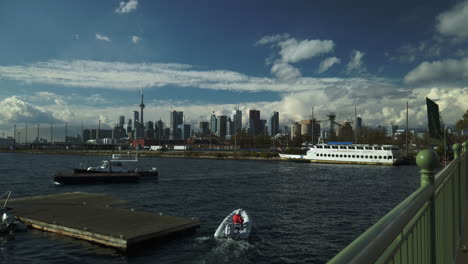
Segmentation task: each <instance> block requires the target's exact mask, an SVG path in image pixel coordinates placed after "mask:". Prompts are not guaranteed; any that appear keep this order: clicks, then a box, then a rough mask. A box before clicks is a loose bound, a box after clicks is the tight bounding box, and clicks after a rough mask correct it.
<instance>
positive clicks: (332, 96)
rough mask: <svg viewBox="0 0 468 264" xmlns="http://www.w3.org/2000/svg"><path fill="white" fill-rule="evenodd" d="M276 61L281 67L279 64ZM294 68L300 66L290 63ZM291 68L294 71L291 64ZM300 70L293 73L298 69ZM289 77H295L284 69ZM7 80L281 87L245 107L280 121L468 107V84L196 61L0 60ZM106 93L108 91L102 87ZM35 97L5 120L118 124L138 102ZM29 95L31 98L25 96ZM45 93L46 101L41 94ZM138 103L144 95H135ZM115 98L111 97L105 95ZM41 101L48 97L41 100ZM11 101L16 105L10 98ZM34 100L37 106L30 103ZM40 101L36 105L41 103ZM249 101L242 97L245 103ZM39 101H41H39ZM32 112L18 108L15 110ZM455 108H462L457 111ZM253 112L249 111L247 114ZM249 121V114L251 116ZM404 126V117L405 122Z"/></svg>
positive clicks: (157, 107)
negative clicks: (261, 72)
mask: <svg viewBox="0 0 468 264" xmlns="http://www.w3.org/2000/svg"><path fill="white" fill-rule="evenodd" d="M275 65H281V64H280V63H277V64H275ZM276 67H277V68H275V69H277V70H278V73H280V72H281V71H280V70H281V67H284V69H288V65H282V66H281V67H280V66H276ZM290 70H291V72H292V73H294V68H292V69H290ZM284 72H287V71H286V70H285V71H284ZM292 75H294V74H292ZM285 76H288V75H287V74H285ZM0 78H1V79H8V80H17V81H20V82H23V83H27V84H29V85H31V86H34V84H50V85H57V86H59V87H62V89H67V88H69V87H72V88H73V87H74V88H75V89H76V88H88V87H89V88H93V89H96V88H102V89H114V90H124V91H131V92H135V93H136V94H138V91H136V90H135V89H136V87H162V86H166V85H168V86H171V87H189V88H192V87H195V88H200V89H211V90H233V91H239V92H258V91H269V92H276V93H278V96H279V97H280V99H279V100H278V101H273V102H261V101H260V102H258V101H255V102H253V101H250V102H247V103H244V105H243V106H242V107H241V108H242V109H244V110H245V111H247V110H248V109H254V108H255V109H260V110H261V113H262V116H263V117H265V114H266V113H271V112H273V111H279V112H280V122H281V123H282V124H290V121H293V120H294V121H297V120H300V119H301V118H306V117H307V116H308V115H310V107H311V106H312V105H313V106H315V109H316V114H317V117H318V118H319V119H320V118H321V119H325V118H326V117H325V115H326V114H327V113H328V112H329V111H334V112H336V114H337V121H338V122H342V121H344V120H346V119H348V118H352V117H353V116H352V115H353V109H354V104H358V107H359V109H362V111H363V112H364V115H363V116H362V117H363V119H364V122H365V124H366V125H369V126H373V125H376V124H380V125H385V124H388V123H390V121H392V122H395V123H397V124H398V123H399V122H404V121H403V119H401V111H403V110H404V109H405V106H406V101H407V100H410V108H411V109H412V110H411V111H414V115H413V112H412V114H411V116H410V120H411V119H413V121H411V123H410V124H411V126H417V125H423V124H424V123H425V122H426V114H425V111H426V110H425V101H424V98H425V97H426V96H431V98H432V99H440V100H439V101H438V103H439V104H440V105H441V108H442V110H443V111H442V115H443V116H444V119H445V120H446V123H449V122H451V121H455V120H456V119H459V118H460V117H461V115H462V114H463V111H464V110H460V111H458V110H450V109H449V107H447V106H449V105H450V104H451V103H452V102H455V103H456V104H457V107H458V108H460V109H465V110H466V109H467V108H468V105H467V104H468V100H464V98H467V95H468V88H467V87H464V88H460V87H443V86H431V87H420V88H417V89H414V90H412V91H409V90H405V89H404V88H401V87H398V86H396V85H395V84H393V83H392V82H390V81H388V80H386V79H377V78H373V79H372V78H366V79H364V78H308V77H300V76H296V77H294V78H292V79H286V80H283V79H279V78H266V77H252V76H248V75H244V74H241V73H238V72H233V71H225V70H211V71H209V70H204V71H201V70H198V69H197V68H195V67H193V66H190V65H183V64H145V63H138V64H131V63H119V62H98V61H86V60H75V61H59V60H55V61H48V62H40V63H33V64H30V65H24V66H0ZM103 93H104V92H103ZM30 94H31V95H30V96H31V97H29V99H28V100H24V99H20V98H17V99H15V100H13V99H11V98H10V99H9V98H5V99H4V100H3V101H0V102H1V103H0V107H1V109H8V110H7V111H4V113H0V120H2V121H1V122H3V124H6V123H9V124H10V126H11V122H24V120H25V119H24V118H23V119H19V118H18V119H16V117H17V116H22V117H24V116H26V115H25V114H18V113H27V112H42V113H46V114H45V117H44V116H43V115H42V116H41V115H37V118H31V119H28V120H29V121H28V122H31V123H37V122H39V121H38V120H43V122H45V123H48V122H50V119H52V118H55V120H57V122H64V121H65V120H66V121H68V122H74V123H75V124H76V123H79V122H80V120H83V121H84V122H85V123H93V124H97V120H98V119H99V117H100V116H101V117H102V118H103V120H104V118H105V120H107V122H108V123H109V125H112V124H113V123H114V122H115V120H117V118H118V116H119V115H125V116H126V117H127V118H128V117H129V116H130V115H131V113H132V111H133V110H135V107H136V106H135V105H131V104H130V105H128V106H125V105H121V103H114V104H113V103H112V102H108V103H105V102H104V103H103V102H102V101H97V102H96V104H92V103H89V104H88V103H86V104H85V103H83V102H85V101H86V102H88V101H89V98H85V97H84V96H82V97H80V96H76V95H67V96H59V95H57V94H54V93H51V92H49V91H43V92H38V93H36V94H33V93H30ZM91 94H95V95H93V96H92V97H93V98H102V96H101V95H100V93H99V91H97V92H94V91H93V92H92V93H91ZM26 98H28V97H26ZM40 98H42V99H40ZM135 98H136V101H137V100H138V96H136V97H135ZM106 99H108V98H106ZM145 99H146V100H147V103H146V108H145V113H147V115H146V116H147V117H148V118H149V117H153V119H159V117H160V116H161V117H162V119H163V121H164V120H166V122H167V120H168V116H169V114H168V112H169V109H170V107H171V106H173V107H175V108H178V110H180V111H184V113H186V114H187V117H188V119H190V120H193V121H194V124H195V121H196V120H199V119H200V118H199V116H200V114H202V115H203V114H206V115H207V116H208V115H209V114H210V113H211V111H212V110H214V111H219V112H223V111H224V112H226V111H227V110H230V109H233V108H234V105H230V104H210V103H208V104H207V103H203V104H202V103H195V102H193V101H183V102H177V101H170V102H169V101H166V102H163V101H158V102H151V98H145ZM39 100H42V101H39ZM5 101H13V102H14V103H11V102H10V103H8V104H6V103H5ZM25 102H28V104H29V105H30V107H29V108H28V107H27V106H25V105H28V104H26V103H25ZM33 103H35V104H36V105H34V104H33ZM240 103H242V102H240ZM39 105H40V106H39ZM18 108H19V109H33V110H28V111H24V110H14V109H18ZM458 108H456V109H458ZM244 113H246V112H244ZM244 121H245V120H244ZM401 124H403V123H401Z"/></svg>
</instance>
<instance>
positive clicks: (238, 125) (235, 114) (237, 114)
mask: <svg viewBox="0 0 468 264" xmlns="http://www.w3.org/2000/svg"><path fill="white" fill-rule="evenodd" d="M231 120H232V121H233V123H234V124H233V125H234V130H235V132H237V131H240V130H241V129H242V111H241V110H239V109H237V110H233V111H232V119H231Z"/></svg>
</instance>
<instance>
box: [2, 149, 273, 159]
mask: <svg viewBox="0 0 468 264" xmlns="http://www.w3.org/2000/svg"><path fill="white" fill-rule="evenodd" d="M0 153H19V154H49V155H80V156H82V155H85V156H112V154H120V155H122V157H126V156H127V155H128V153H129V151H125V150H117V151H115V150H83V151H82V150H33V149H29V150H4V149H3V150H0ZM238 153H241V154H237V156H235V155H232V154H233V153H232V152H219V151H216V152H210V151H185V152H184V151H164V152H156V151H148V150H143V151H138V156H139V157H157V158H193V159H217V160H261V161H282V160H281V159H280V158H279V157H278V156H272V157H261V156H259V157H257V156H249V155H246V154H245V153H249V154H250V153H258V154H259V155H261V153H260V152H250V151H242V152H241V151H240V152H238ZM134 154H135V152H134V151H130V156H131V157H132V156H133V155H134Z"/></svg>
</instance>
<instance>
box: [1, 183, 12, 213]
mask: <svg viewBox="0 0 468 264" xmlns="http://www.w3.org/2000/svg"><path fill="white" fill-rule="evenodd" d="M10 195H11V186H10V190H9V191H8V196H7V198H6V200H5V203H4V204H3V209H5V208H6V205H7V203H8V199H10Z"/></svg>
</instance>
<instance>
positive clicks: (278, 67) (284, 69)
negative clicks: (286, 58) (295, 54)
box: [271, 62, 301, 80]
mask: <svg viewBox="0 0 468 264" xmlns="http://www.w3.org/2000/svg"><path fill="white" fill-rule="evenodd" d="M271 72H272V73H273V74H274V75H275V76H276V77H277V78H279V79H281V80H291V79H297V78H299V77H301V72H300V71H299V70H298V69H296V68H295V67H293V66H292V65H291V64H288V63H284V62H279V63H275V64H274V65H273V67H272V68H271Z"/></svg>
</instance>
